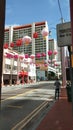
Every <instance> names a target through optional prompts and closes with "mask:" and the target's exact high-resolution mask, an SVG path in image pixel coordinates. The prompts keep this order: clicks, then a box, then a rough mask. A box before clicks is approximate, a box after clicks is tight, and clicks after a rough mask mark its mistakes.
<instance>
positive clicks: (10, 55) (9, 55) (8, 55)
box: [6, 53, 14, 58]
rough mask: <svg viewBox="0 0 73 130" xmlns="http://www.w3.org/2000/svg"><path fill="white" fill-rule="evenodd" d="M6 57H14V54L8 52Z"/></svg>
mask: <svg viewBox="0 0 73 130" xmlns="http://www.w3.org/2000/svg"><path fill="white" fill-rule="evenodd" d="M6 57H7V58H13V57H14V56H13V54H11V53H6Z"/></svg>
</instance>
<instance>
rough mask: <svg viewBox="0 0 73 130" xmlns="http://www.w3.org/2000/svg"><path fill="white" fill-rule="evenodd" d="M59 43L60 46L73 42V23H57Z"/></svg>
mask: <svg viewBox="0 0 73 130" xmlns="http://www.w3.org/2000/svg"><path fill="white" fill-rule="evenodd" d="M56 29H57V43H58V46H59V47H63V46H68V45H71V44H72V41H71V23H70V22H66V23H61V24H57V26H56Z"/></svg>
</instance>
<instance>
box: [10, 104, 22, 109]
mask: <svg viewBox="0 0 73 130" xmlns="http://www.w3.org/2000/svg"><path fill="white" fill-rule="evenodd" d="M7 107H11V108H22V106H13V105H8V106H7Z"/></svg>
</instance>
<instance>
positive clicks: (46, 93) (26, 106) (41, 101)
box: [0, 83, 54, 130]
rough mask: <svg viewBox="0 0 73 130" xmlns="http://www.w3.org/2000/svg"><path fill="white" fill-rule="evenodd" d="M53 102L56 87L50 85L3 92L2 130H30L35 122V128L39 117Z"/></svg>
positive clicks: (45, 84)
mask: <svg viewBox="0 0 73 130" xmlns="http://www.w3.org/2000/svg"><path fill="white" fill-rule="evenodd" d="M53 100H54V87H53V85H52V84H49V83H42V84H38V85H36V84H35V85H31V86H29V87H24V86H23V87H22V86H20V87H18V88H17V87H16V88H14V89H10V88H9V89H7V91H2V103H1V114H0V115H1V116H0V129H1V130H30V127H31V126H30V125H29V124H31V123H32V121H33V124H34V125H33V126H35V123H36V120H38V117H39V115H41V113H42V114H43V113H44V112H45V110H47V108H48V107H50V103H51V102H53ZM48 109H49V108H48ZM37 115H38V116H37ZM40 118H41V117H40ZM30 122H31V123H30ZM36 125H38V124H37V123H36ZM35 127H36V126H35ZM33 130H34V129H33Z"/></svg>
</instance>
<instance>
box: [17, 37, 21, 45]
mask: <svg viewBox="0 0 73 130" xmlns="http://www.w3.org/2000/svg"><path fill="white" fill-rule="evenodd" d="M21 45H22V39H21V38H20V39H18V40H17V41H16V46H21Z"/></svg>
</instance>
